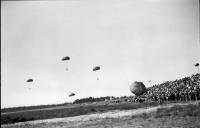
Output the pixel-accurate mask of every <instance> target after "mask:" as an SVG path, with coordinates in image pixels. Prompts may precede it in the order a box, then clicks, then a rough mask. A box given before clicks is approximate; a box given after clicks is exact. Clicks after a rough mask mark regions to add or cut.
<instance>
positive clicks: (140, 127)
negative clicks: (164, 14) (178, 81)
mask: <svg viewBox="0 0 200 128" xmlns="http://www.w3.org/2000/svg"><path fill="white" fill-rule="evenodd" d="M2 127H4V128H27V127H28V128H33V127H38V128H54V127H57V128H70V127H82V128H94V127H98V128H99V127H100V128H103V127H123V128H129V127H131V128H132V127H133V128H157V127H168V128H175V127H176V128H177V127H181V128H183V127H185V128H188V127H190V128H198V127H200V102H188V103H172V104H166V105H162V106H154V107H148V108H139V109H134V110H114V111H108V112H103V113H95V114H88V115H82V116H76V117H67V118H55V119H48V120H37V121H28V122H21V123H15V124H9V125H2Z"/></svg>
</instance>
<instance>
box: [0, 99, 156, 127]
mask: <svg viewBox="0 0 200 128" xmlns="http://www.w3.org/2000/svg"><path fill="white" fill-rule="evenodd" d="M156 105H158V103H156V102H151V103H120V104H88V105H86V104H82V105H75V106H74V107H66V108H65V107H62V108H60V109H50V110H45V109H44V110H42V109H41V110H34V111H24V112H17V113H9V114H2V115H1V124H9V123H15V122H24V121H30V120H40V119H50V118H60V117H72V116H79V115H84V114H88V113H97V112H105V111H109V110H116V109H119V110H127V109H137V108H143V107H148V106H156ZM28 110H30V109H28ZM7 112H9V111H7ZM11 112H13V110H11Z"/></svg>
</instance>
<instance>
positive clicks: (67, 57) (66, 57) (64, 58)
mask: <svg viewBox="0 0 200 128" xmlns="http://www.w3.org/2000/svg"><path fill="white" fill-rule="evenodd" d="M61 60H62V61H65V60H70V57H69V56H65V57H63V58H62V59H61Z"/></svg>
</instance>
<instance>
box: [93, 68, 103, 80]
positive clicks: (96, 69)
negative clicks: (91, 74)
mask: <svg viewBox="0 0 200 128" xmlns="http://www.w3.org/2000/svg"><path fill="white" fill-rule="evenodd" d="M100 69H101V68H100V67H99V66H95V67H94V68H93V69H92V70H93V71H98V70H100ZM97 80H99V77H97Z"/></svg>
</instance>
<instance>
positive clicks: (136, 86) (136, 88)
mask: <svg viewBox="0 0 200 128" xmlns="http://www.w3.org/2000/svg"><path fill="white" fill-rule="evenodd" d="M130 91H131V92H132V93H133V94H135V95H136V96H139V95H142V94H143V93H144V92H145V91H146V87H145V85H144V84H143V83H142V82H137V81H135V82H133V83H132V84H131V85H130Z"/></svg>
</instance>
